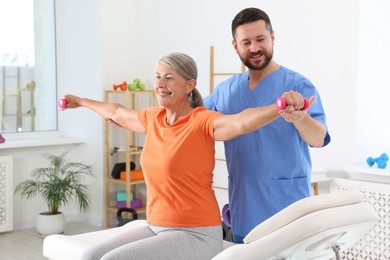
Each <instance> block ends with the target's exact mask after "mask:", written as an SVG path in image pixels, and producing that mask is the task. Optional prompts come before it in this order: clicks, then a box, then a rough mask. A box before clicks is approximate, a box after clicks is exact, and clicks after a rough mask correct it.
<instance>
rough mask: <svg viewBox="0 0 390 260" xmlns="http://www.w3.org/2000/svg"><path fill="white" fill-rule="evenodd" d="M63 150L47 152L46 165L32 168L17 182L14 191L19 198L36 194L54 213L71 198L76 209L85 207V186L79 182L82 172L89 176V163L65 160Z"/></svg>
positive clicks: (86, 190) (86, 195) (85, 208)
mask: <svg viewBox="0 0 390 260" xmlns="http://www.w3.org/2000/svg"><path fill="white" fill-rule="evenodd" d="M67 153H68V152H65V153H63V154H61V155H53V154H49V155H48V156H47V159H48V160H49V162H50V165H49V167H45V168H37V169H35V170H33V171H32V178H31V179H29V180H25V181H23V182H21V183H19V184H18V185H17V186H16V188H15V193H19V194H20V196H21V197H22V198H26V199H31V198H33V197H35V196H37V195H40V196H41V197H42V198H43V200H44V201H45V202H46V204H47V206H48V208H49V212H48V213H49V214H58V213H59V208H60V207H62V206H66V205H67V204H68V203H69V201H71V200H73V199H75V200H76V202H77V204H78V207H79V210H80V211H81V212H86V211H87V210H88V209H89V205H90V199H89V190H88V186H86V185H84V184H82V180H83V176H93V170H92V166H89V165H85V164H83V163H75V162H68V161H67V160H66V158H65V156H66V154H67Z"/></svg>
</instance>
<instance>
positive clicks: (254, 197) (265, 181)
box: [204, 66, 330, 237]
mask: <svg viewBox="0 0 390 260" xmlns="http://www.w3.org/2000/svg"><path fill="white" fill-rule="evenodd" d="M290 90H294V91H296V92H299V93H301V94H302V96H303V97H306V98H310V97H311V96H313V95H314V96H315V97H316V100H315V103H314V104H313V106H312V107H311V108H310V109H309V111H308V113H309V115H310V116H311V117H313V118H315V119H316V120H319V121H321V122H322V123H323V124H324V125H325V126H326V119H325V113H324V110H323V108H322V103H321V98H320V96H319V93H318V91H317V89H316V88H315V87H314V86H313V84H312V83H311V82H310V81H309V80H308V79H307V78H305V77H304V76H302V75H300V74H298V73H296V72H294V71H292V70H289V69H287V68H285V67H283V66H282V67H280V69H278V70H276V71H275V72H273V73H271V74H270V75H269V76H267V77H266V78H264V79H263V80H262V81H261V82H260V83H259V84H258V85H257V86H256V88H255V89H254V91H253V92H252V91H251V90H250V89H249V84H248V72H244V73H242V74H237V75H235V76H232V77H230V78H229V79H227V80H225V81H223V82H222V83H220V84H219V85H218V86H217V87H216V88H215V90H214V92H213V93H212V94H211V95H210V96H208V97H206V98H205V99H204V105H205V106H206V107H207V108H208V109H210V110H215V111H219V112H221V113H223V114H235V113H239V112H241V111H242V110H244V109H246V108H251V107H258V106H266V105H271V104H274V103H275V101H276V99H277V98H278V97H280V96H281V95H282V94H283V92H287V91H290ZM329 141H330V136H329V134H328V131H327V134H326V137H325V140H324V146H325V145H327V144H328V143H329ZM224 146H225V156H226V162H227V169H228V173H229V182H228V183H229V204H230V205H229V206H230V214H231V228H232V232H233V234H235V235H238V236H241V237H245V236H246V235H247V234H248V233H249V231H250V230H252V229H253V228H254V227H255V226H257V225H258V224H260V223H261V222H263V221H264V220H266V219H267V218H269V217H271V216H272V215H274V214H275V213H277V212H278V211H280V210H282V209H283V208H285V207H287V206H288V205H290V204H291V203H293V202H295V201H297V200H300V199H302V198H305V197H308V196H310V195H311V180H310V176H311V170H312V168H311V159H310V154H309V146H308V145H307V144H306V143H305V142H304V141H303V140H302V139H301V137H300V136H299V134H298V131H297V130H296V129H295V127H294V125H293V124H292V123H288V122H286V121H285V120H284V119H283V118H279V119H277V120H275V121H273V122H271V123H270V124H268V125H266V126H265V127H263V128H260V129H258V130H255V131H253V132H251V133H249V134H246V135H243V136H239V137H236V138H234V139H232V140H230V141H226V142H224Z"/></svg>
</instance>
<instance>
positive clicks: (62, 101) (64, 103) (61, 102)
mask: <svg viewBox="0 0 390 260" xmlns="http://www.w3.org/2000/svg"><path fill="white" fill-rule="evenodd" d="M67 105H68V101H66V99H63V98H61V99H60V100H58V107H59V108H66V106H67Z"/></svg>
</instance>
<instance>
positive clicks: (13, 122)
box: [0, 67, 36, 132]
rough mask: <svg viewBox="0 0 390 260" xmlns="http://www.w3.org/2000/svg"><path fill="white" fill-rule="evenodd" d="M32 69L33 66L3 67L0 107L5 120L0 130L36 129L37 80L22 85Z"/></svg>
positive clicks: (19, 130)
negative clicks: (35, 97)
mask: <svg viewBox="0 0 390 260" xmlns="http://www.w3.org/2000/svg"><path fill="white" fill-rule="evenodd" d="M31 71H32V68H31V67H2V69H1V72H0V73H1V75H2V76H1V99H0V104H1V108H0V109H1V115H2V119H3V120H2V123H1V130H0V132H21V131H34V130H35V104H34V92H35V88H36V85H35V81H30V82H29V83H27V84H26V87H24V88H23V87H21V85H23V84H24V83H23V82H26V80H27V78H29V76H31V75H30V74H31ZM26 76H27V78H26ZM7 122H8V123H7Z"/></svg>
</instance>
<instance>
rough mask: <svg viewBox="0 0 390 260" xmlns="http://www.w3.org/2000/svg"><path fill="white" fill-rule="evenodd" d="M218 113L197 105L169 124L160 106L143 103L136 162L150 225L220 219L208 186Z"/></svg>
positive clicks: (207, 223) (196, 224)
mask: <svg viewBox="0 0 390 260" xmlns="http://www.w3.org/2000/svg"><path fill="white" fill-rule="evenodd" d="M219 115H221V114H220V113H219V112H215V111H209V110H207V109H206V108H205V107H197V108H195V109H194V110H193V111H192V112H191V113H190V114H188V115H187V116H185V117H184V118H181V119H180V120H178V121H177V122H176V123H175V124H174V125H172V126H169V125H167V124H166V117H167V115H166V110H165V108H158V107H154V108H146V109H142V110H140V111H139V113H138V117H139V119H140V121H141V122H142V124H143V125H144V127H145V129H146V138H145V143H144V147H143V151H142V155H141V165H142V169H143V172H144V176H145V182H146V185H147V204H146V215H147V221H148V223H149V224H151V225H157V226H171V227H201V226H216V225H220V224H221V215H220V212H219V207H218V203H217V200H216V198H215V194H214V191H213V189H212V187H211V185H212V182H213V169H214V166H215V159H214V158H215V141H214V119H215V118H216V117H217V116H219Z"/></svg>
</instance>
